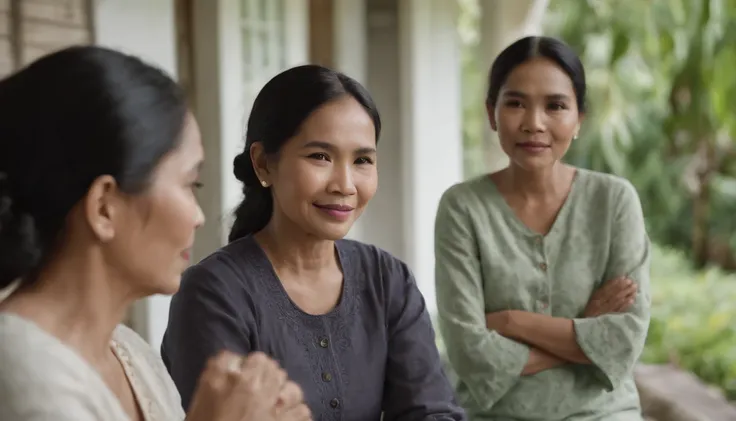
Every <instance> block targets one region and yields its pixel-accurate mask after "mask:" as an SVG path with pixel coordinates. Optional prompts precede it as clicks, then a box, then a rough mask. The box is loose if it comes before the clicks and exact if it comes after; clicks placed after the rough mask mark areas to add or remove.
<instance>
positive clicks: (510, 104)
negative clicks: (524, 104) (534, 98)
mask: <svg viewBox="0 0 736 421" xmlns="http://www.w3.org/2000/svg"><path fill="white" fill-rule="evenodd" d="M506 106H507V107H513V108H518V107H521V101H517V100H511V101H506Z"/></svg>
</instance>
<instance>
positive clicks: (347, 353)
mask: <svg viewBox="0 0 736 421" xmlns="http://www.w3.org/2000/svg"><path fill="white" fill-rule="evenodd" d="M336 248H337V252H338V256H339V258H340V262H341V265H342V268H343V273H344V286H343V291H342V297H341V299H340V301H339V303H338V305H337V307H336V308H335V309H333V310H332V311H331V312H329V313H327V314H325V315H320V316H315V315H310V314H307V313H305V312H303V311H302V310H300V309H299V308H298V307H297V306H296V305H295V304H294V303H293V302H292V301H291V299H290V298H289V296H288V295H287V293H286V291H285V290H284V288H283V286H282V284H281V282H280V281H279V279H278V277H277V276H276V273H275V272H274V270H273V267H272V265H271V263H270V261H269V260H268V258H267V257H266V255H265V253H264V252H263V250H262V249H261V248H260V246H259V245H258V244H257V243H256V241H255V240H254V239H253V238H252V237H246V238H243V239H240V240H238V241H236V242H233V243H231V244H229V245H227V246H225V247H224V248H222V249H220V250H219V251H217V252H215V253H214V254H212V255H211V256H209V257H208V258H206V259H205V260H203V261H202V262H200V263H199V264H197V265H195V266H192V267H191V268H189V269H188V270H187V271H186V272H185V274H184V276H183V278H182V284H181V289H180V291H179V292H178V293H177V294H176V295H175V296H174V298H173V300H172V302H171V309H170V315H169V325H168V328H167V331H166V334H165V335H164V339H163V344H162V347H161V353H162V356H163V359H164V362H165V363H166V367H167V368H168V370H169V372H170V373H171V376H172V377H173V379H174V382H175V383H176V385H177V387H178V389H179V392H180V394H181V396H182V404H183V406H184V408H185V409H186V408H187V407H188V406H189V403H190V400H191V398H192V393H193V391H194V388H195V385H196V382H197V379H198V378H199V375H200V373H201V372H202V370H203V368H204V365H205V362H206V360H207V359H208V358H209V357H211V356H213V355H214V354H215V353H217V352H218V351H220V350H221V349H229V350H232V351H235V352H239V353H243V354H245V353H248V352H249V351H262V352H265V353H266V354H268V355H270V356H271V357H273V358H274V359H276V360H277V361H278V362H279V363H280V364H281V366H282V367H283V368H284V369H285V370H286V371H287V372H288V374H289V376H290V377H291V379H292V380H294V381H296V382H297V383H298V384H299V385H300V386H301V387H302V389H303V390H304V393H305V398H306V401H307V403H308V405H309V407H310V408H311V410H312V414H313V418H314V419H315V420H342V421H378V420H380V419H381V414H382V412H383V413H384V414H383V416H384V419H385V420H387V421H391V420H397V421H410V420H412V421H413V420H465V419H466V416H465V413H464V411H463V410H462V409H461V408H460V407H459V406H458V405H457V404H456V402H455V398H454V393H453V390H452V387H451V385H450V384H449V382H448V380H447V378H446V377H445V374H444V372H443V369H442V366H441V362H440V357H439V353H438V351H437V348H436V346H435V333H434V330H433V329H432V324H431V322H430V318H429V314H428V313H427V310H426V306H425V302H424V298H423V296H422V294H421V293H420V292H419V289H418V288H417V285H416V282H415V280H414V277H413V276H412V274H411V271H410V270H409V269H408V267H407V266H406V265H405V264H404V263H403V262H401V261H400V260H398V259H396V258H395V257H393V256H391V255H390V254H388V253H387V252H385V251H382V250H380V249H378V248H376V247H373V246H369V245H366V244H362V243H359V242H355V241H350V240H340V241H338V242H337V243H336Z"/></svg>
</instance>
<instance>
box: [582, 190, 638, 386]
mask: <svg viewBox="0 0 736 421" xmlns="http://www.w3.org/2000/svg"><path fill="white" fill-rule="evenodd" d="M623 187H624V188H623V189H622V190H621V191H620V193H619V196H618V200H616V202H615V206H616V207H617V209H616V212H615V213H614V215H615V216H614V219H613V221H612V226H611V230H612V237H611V246H610V247H611V248H610V252H609V260H608V263H607V265H606V273H605V276H606V277H605V279H613V278H615V277H618V276H623V275H626V276H628V277H629V278H631V280H632V281H634V282H636V284H637V285H638V287H639V289H638V293H637V296H636V300H635V302H634V304H633V305H632V306H631V307H630V308H629V310H628V311H627V312H625V313H620V314H607V315H603V316H599V317H594V318H579V319H575V320H574V325H575V332H576V335H577V342H578V344H579V345H580V348H581V349H582V350H583V352H584V353H585V355H586V356H587V357H588V358H589V359H590V361H591V362H592V363H593V364H594V365H595V366H596V367H597V368H599V369H600V371H599V374H602V375H601V376H599V377H600V378H601V380H603V382H604V384H605V386H606V388H607V389H608V390H609V391H610V390H612V389H613V388H615V387H616V386H617V385H618V384H620V383H621V381H623V380H625V379H627V378H630V377H631V375H632V372H633V370H634V366H635V365H636V363H637V361H638V360H639V357H640V356H641V353H642V350H643V349H644V343H645V341H646V336H647V331H648V328H649V319H650V305H651V295H650V289H649V265H650V242H649V237H648V236H647V232H646V227H645V224H644V215H643V212H642V208H641V202H640V201H639V196H638V195H637V193H636V190H635V189H634V186H632V185H631V184H630V183H628V182H626V183H624V184H623Z"/></svg>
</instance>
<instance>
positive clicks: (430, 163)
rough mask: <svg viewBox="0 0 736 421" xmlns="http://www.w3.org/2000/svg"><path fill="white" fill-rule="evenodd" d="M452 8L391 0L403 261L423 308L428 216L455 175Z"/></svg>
mask: <svg viewBox="0 0 736 421" xmlns="http://www.w3.org/2000/svg"><path fill="white" fill-rule="evenodd" d="M456 8H457V5H456V2H454V1H447V0H400V1H399V63H400V83H401V85H400V89H401V98H400V101H401V102H400V103H401V112H402V122H401V124H402V129H401V134H402V136H401V145H402V148H401V163H400V165H401V169H402V173H401V176H400V177H401V178H400V180H401V182H402V183H403V186H404V189H403V190H404V197H402V198H397V199H401V201H402V202H403V211H404V229H403V231H404V232H403V234H404V237H405V256H404V257H405V259H406V261H407V263H408V264H409V265H410V267H411V268H412V270H413V271H414V273H415V275H416V277H417V281H418V283H419V287H420V289H421V290H422V293H423V294H424V296H425V299H426V301H427V305H428V307H429V310H430V311H431V312H434V311H435V309H436V303H435V300H436V298H435V287H434V220H435V215H436V212H437V205H438V203H439V200H440V198H441V196H442V194H443V193H444V191H445V190H446V189H447V188H448V187H450V186H451V185H453V184H455V183H457V182H459V181H461V180H462V175H463V172H462V161H463V160H462V156H463V155H462V127H461V123H462V120H461V101H460V93H461V89H460V86H461V85H460V82H461V80H460V77H461V75H460V51H459V50H460V43H459V39H458V33H457V9H456Z"/></svg>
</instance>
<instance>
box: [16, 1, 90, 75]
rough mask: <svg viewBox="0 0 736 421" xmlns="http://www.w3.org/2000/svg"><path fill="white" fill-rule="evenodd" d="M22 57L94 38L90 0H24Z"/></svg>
mask: <svg viewBox="0 0 736 421" xmlns="http://www.w3.org/2000/svg"><path fill="white" fill-rule="evenodd" d="M19 3H20V12H19V17H20V19H21V22H20V25H19V27H20V34H19V38H20V40H19V42H20V50H21V51H20V61H21V63H20V64H21V65H26V64H28V63H30V62H32V61H33V60H35V59H37V58H38V57H40V56H42V55H45V54H48V53H51V52H53V51H56V50H59V49H62V48H64V47H68V46H70V45H79V44H89V43H91V42H92V31H91V28H90V20H91V19H90V16H89V13H90V11H91V10H90V9H91V7H90V4H89V1H88V0H20V1H19Z"/></svg>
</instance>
